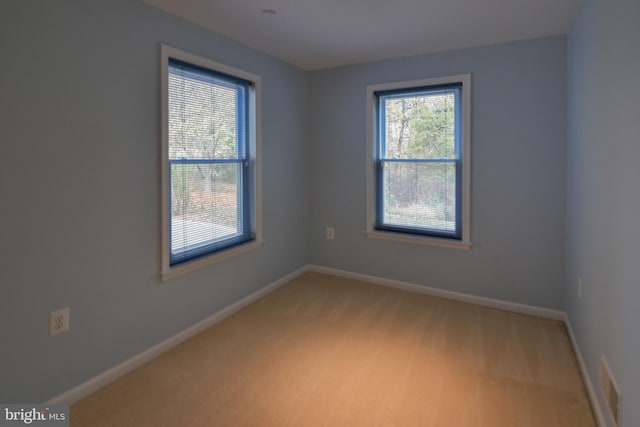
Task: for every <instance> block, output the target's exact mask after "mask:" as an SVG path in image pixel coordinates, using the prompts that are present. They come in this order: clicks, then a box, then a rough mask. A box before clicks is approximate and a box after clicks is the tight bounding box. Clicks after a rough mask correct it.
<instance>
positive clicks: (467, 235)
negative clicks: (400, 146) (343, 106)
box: [365, 74, 471, 250]
mask: <svg viewBox="0 0 640 427" xmlns="http://www.w3.org/2000/svg"><path fill="white" fill-rule="evenodd" d="M456 82H462V198H461V199H462V224H461V225H462V239H460V240H458V239H449V238H442V237H432V236H424V235H418V234H408V233H399V232H393V231H381V230H376V229H375V223H376V218H375V215H376V194H377V191H376V178H375V161H376V154H375V152H376V151H375V150H376V144H377V141H376V95H375V93H376V92H379V91H386V90H394V89H409V88H415V87H425V86H436V85H444V84H450V83H456ZM366 199H367V210H366V212H367V218H366V221H367V223H366V230H365V234H366V236H367V237H370V238H374V239H384V240H392V241H397V242H406V243H415V244H423V245H432V246H440V247H447V248H455V249H463V250H469V249H471V74H458V75H452V76H444V77H436V78H428V79H419V80H410V81H402V82H392V83H382V84H375V85H368V86H367V196H366Z"/></svg>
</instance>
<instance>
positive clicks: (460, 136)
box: [367, 75, 471, 248]
mask: <svg viewBox="0 0 640 427" xmlns="http://www.w3.org/2000/svg"><path fill="white" fill-rule="evenodd" d="M470 92H471V78H470V76H469V75H460V76H452V77H447V78H439V79H428V80H420V81H413V82H403V83H393V84H383V85H375V86H369V87H368V88H367V93H368V102H369V110H370V113H369V114H370V118H369V120H370V126H369V127H370V129H369V147H370V148H369V157H368V164H369V170H368V174H369V177H368V178H369V179H368V182H369V191H368V199H369V201H368V205H369V208H368V209H369V214H368V230H367V231H368V235H369V236H370V237H380V238H389V239H396V240H398V239H399V240H405V241H412V242H418V243H427V244H436V245H440V246H450V247H458V248H469V246H470V218H469V215H470V188H469V187H470V176H469V175H470V164H471V158H470V137H469V127H470V126H469V123H470Z"/></svg>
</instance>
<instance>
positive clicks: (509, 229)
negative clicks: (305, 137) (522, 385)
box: [309, 36, 566, 309]
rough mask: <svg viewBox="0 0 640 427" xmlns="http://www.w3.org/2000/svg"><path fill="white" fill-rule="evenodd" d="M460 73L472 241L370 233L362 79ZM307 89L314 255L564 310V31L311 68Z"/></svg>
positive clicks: (322, 261) (360, 269)
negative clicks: (410, 239)
mask: <svg viewBox="0 0 640 427" xmlns="http://www.w3.org/2000/svg"><path fill="white" fill-rule="evenodd" d="M463 73H471V74H472V80H473V83H472V85H473V100H472V116H473V117H472V152H473V155H472V156H473V161H472V196H471V197H472V206H471V210H472V213H471V223H472V229H471V234H472V235H471V240H472V242H473V247H472V249H471V250H470V251H463V250H458V249H448V248H442V247H433V246H421V245H415V244H409V243H400V242H391V241H384V240H378V239H371V238H367V237H366V236H365V234H364V231H365V228H366V209H367V206H366V201H365V197H366V191H365V190H366V187H367V186H366V144H367V141H366V86H367V85H369V84H378V83H386V82H394V81H403V80H415V79H422V78H430V77H438V76H447V75H454V74H463ZM310 96H311V104H310V109H309V111H310V131H311V133H310V140H311V144H312V146H311V154H312V164H311V194H312V222H311V226H312V239H311V240H312V262H313V263H314V264H318V265H323V266H328V267H333V268H338V269H343V270H348V271H353V272H357V273H363V274H369V275H374V276H379V277H384V278H391V279H395V280H402V281H406V282H410V283H415V284H419V285H425V286H431V287H436V288H441V289H445V290H450V291H456V292H464V293H468V294H472V295H479V296H483V297H490V298H497V299H503V300H507V301H512V302H518V303H523V304H531V305H535V306H540V307H546V308H552V309H560V308H562V299H563V281H564V245H565V243H564V217H565V210H564V209H565V201H564V200H565V172H564V167H565V139H566V135H565V134H566V39H565V37H563V36H558V37H551V38H544V39H536V40H529V41H522V42H516V43H509V44H502V45H495V46H488V47H481V48H474V49H465V50H459V51H451V52H445V53H440V54H433V55H425V56H419V57H412V58H406V59H400V60H390V61H383V62H377V63H370V64H362V65H355V66H349V67H343V68H337V69H331V70H326V71H318V72H314V73H312V74H311V79H310ZM327 226H332V227H334V228H335V239H334V240H327V239H326V238H325V228H326V227H327Z"/></svg>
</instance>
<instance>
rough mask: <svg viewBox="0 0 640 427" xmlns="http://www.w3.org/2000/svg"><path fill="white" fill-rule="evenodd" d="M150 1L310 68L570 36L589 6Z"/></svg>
mask: <svg viewBox="0 0 640 427" xmlns="http://www.w3.org/2000/svg"><path fill="white" fill-rule="evenodd" d="M144 1H145V2H146V3H149V4H151V5H154V6H157V7H159V8H161V9H164V10H166V11H168V12H170V13H172V14H174V15H177V16H180V17H183V18H185V19H187V20H189V21H192V22H195V23H197V24H200V25H202V26H204V27H206V28H209V29H211V30H212V31H214V32H216V33H219V34H223V35H225V36H227V37H229V38H231V39H234V40H236V41H239V42H241V43H243V44H245V45H248V46H251V47H253V48H255V49H257V50H260V51H262V52H266V53H268V54H270V55H272V56H275V57H276V58H280V59H282V60H283V61H286V62H288V63H290V64H293V65H295V66H297V67H300V68H302V69H304V70H317V69H322V68H330V67H336V66H340V65H347V64H354V63H360V62H368V61H374V60H379V59H388V58H396V57H401V56H410V55H417V54H422V53H430V52H439V51H445V50H451V49H459V48H464V47H472V46H480V45H486V44H493V43H502V42H509V41H515V40H523V39H529V38H536V37H544V36H551V35H556V34H566V33H567V32H568V30H569V27H570V25H571V22H572V21H573V18H574V16H575V15H576V13H577V11H578V8H579V6H580V4H581V2H582V0H259V1H258V0H144ZM264 9H272V10H274V11H276V12H277V14H276V15H273V14H265V13H262V11H263V10H264Z"/></svg>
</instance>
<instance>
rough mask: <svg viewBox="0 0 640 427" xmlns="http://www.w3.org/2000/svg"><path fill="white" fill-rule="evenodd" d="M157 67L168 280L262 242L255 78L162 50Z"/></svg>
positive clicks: (201, 60)
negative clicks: (160, 87) (160, 77)
mask: <svg viewBox="0 0 640 427" xmlns="http://www.w3.org/2000/svg"><path fill="white" fill-rule="evenodd" d="M162 64H163V65H162V67H163V68H162V72H163V83H162V85H163V91H162V93H163V112H162V116H163V135H162V136H163V138H162V173H163V256H162V258H163V260H162V262H163V267H162V268H163V274H162V275H163V277H169V276H172V275H174V274H175V273H176V272H181V271H187V270H190V269H192V268H193V267H194V266H197V265H201V264H203V263H209V262H212V261H215V260H219V259H221V258H225V257H228V256H229V255H233V254H235V253H238V252H241V251H244V250H245V249H247V247H248V248H253V247H254V246H255V245H252V244H251V243H255V242H256V241H259V238H260V236H259V220H258V215H257V212H258V208H259V197H258V192H257V167H258V165H257V163H258V162H257V159H258V156H257V154H258V153H257V149H258V145H257V139H256V128H257V126H256V122H257V121H256V94H257V88H259V78H258V77H257V76H254V75H251V74H248V73H246V72H243V71H240V70H236V69H232V68H230V67H226V66H223V65H220V64H217V63H215V62H212V61H209V60H207V59H204V58H200V57H197V56H195V55H191V54H188V53H186V52H182V51H179V50H177V49H173V48H169V47H167V46H163V47H162ZM185 265H186V266H187V268H185Z"/></svg>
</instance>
